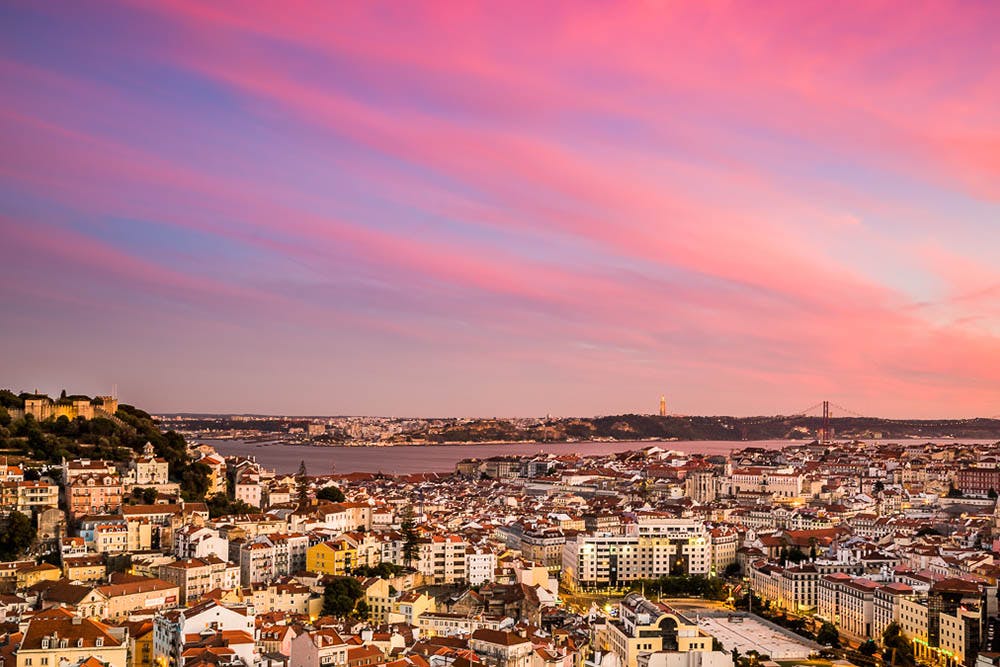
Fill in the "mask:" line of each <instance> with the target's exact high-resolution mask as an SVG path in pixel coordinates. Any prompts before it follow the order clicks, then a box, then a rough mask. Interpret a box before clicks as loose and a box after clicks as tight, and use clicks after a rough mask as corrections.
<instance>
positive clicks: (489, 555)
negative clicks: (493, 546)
mask: <svg viewBox="0 0 1000 667" xmlns="http://www.w3.org/2000/svg"><path fill="white" fill-rule="evenodd" d="M496 569H497V556H496V554H495V553H493V552H492V551H490V550H489V549H475V548H473V547H468V548H467V549H466V550H465V581H466V583H468V584H469V585H470V586H478V585H479V584H484V583H486V582H488V581H493V577H494V573H495V572H496Z"/></svg>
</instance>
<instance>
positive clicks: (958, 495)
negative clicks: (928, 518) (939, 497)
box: [948, 482, 962, 498]
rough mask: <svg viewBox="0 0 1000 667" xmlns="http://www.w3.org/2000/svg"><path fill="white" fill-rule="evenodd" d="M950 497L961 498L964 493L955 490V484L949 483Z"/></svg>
mask: <svg viewBox="0 0 1000 667" xmlns="http://www.w3.org/2000/svg"><path fill="white" fill-rule="evenodd" d="M948 497H949V498H961V497H962V492H961V490H959V489H956V488H955V483H954V482H948Z"/></svg>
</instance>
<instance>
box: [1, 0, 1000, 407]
mask: <svg viewBox="0 0 1000 667" xmlns="http://www.w3.org/2000/svg"><path fill="white" fill-rule="evenodd" d="M998 25H1000V4H998V3H995V2H989V1H977V0H966V1H963V2H945V1H943V0H942V1H936V2H914V1H910V0H907V1H905V2H902V1H901V2H876V1H872V2H863V3H861V2H856V3H829V2H812V1H810V0H806V1H803V2H769V1H767V0H765V1H763V2H723V1H718V2H715V1H708V2H670V1H666V0H664V1H653V0H650V1H647V2H615V3H608V2H588V1H587V0H582V1H579V2H566V3H561V2H551V3H537V2H524V3H519V2H514V1H512V2H503V3H482V4H479V3H473V2H396V1H393V2H385V3H379V2H364V3H362V2H343V3H335V2H316V3H297V2H283V3H274V2H265V3H260V4H257V3H254V2H249V1H247V0H240V1H238V2H226V1H218V2H207V3H206V2H188V1H186V0H164V1H162V2H155V3H151V2H123V3H120V4H119V3H116V2H101V3H88V2H45V3H38V2H30V1H24V2H21V1H18V0H13V1H11V2H4V3H2V5H0V91H2V99H3V104H2V105H0V345H2V352H0V387H9V388H11V389H14V390H33V389H35V388H39V389H40V390H42V391H47V392H58V391H59V390H60V389H61V388H66V389H67V390H68V391H70V393H86V394H103V393H108V392H110V391H111V389H112V387H113V386H117V388H118V393H119V396H120V397H121V400H122V401H124V402H128V403H133V404H135V405H138V406H140V407H144V408H146V409H148V410H150V411H157V412H166V411H199V412H260V413H271V414H374V415H397V416H401V415H408V416H431V415H434V416H514V415H521V416H531V415H544V414H552V415H581V416H582V415H598V414H617V413H625V412H638V413H652V412H655V411H656V410H657V409H658V403H659V397H660V395H661V394H662V395H665V396H666V397H667V405H668V410H669V411H670V412H672V413H678V414H729V415H758V414H767V415H771V414H792V413H795V412H798V411H800V410H802V409H804V408H806V407H808V406H810V405H813V404H815V403H817V402H819V401H821V400H824V399H829V400H832V401H834V402H835V403H837V404H838V405H843V406H845V407H847V408H849V409H850V410H852V411H855V412H857V413H860V414H865V415H873V416H890V417H964V416H973V415H978V416H992V415H997V414H1000V263H998V261H997V260H998V259H1000V205H998V200H1000V40H997V39H996V29H997V26H998ZM835 416H836V412H835Z"/></svg>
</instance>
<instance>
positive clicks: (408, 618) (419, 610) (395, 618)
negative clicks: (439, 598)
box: [386, 591, 437, 626]
mask: <svg viewBox="0 0 1000 667" xmlns="http://www.w3.org/2000/svg"><path fill="white" fill-rule="evenodd" d="M436 611H437V602H436V601H435V600H434V598H432V597H431V596H429V595H427V594H426V593H417V592H416V591H407V592H406V593H403V594H402V595H400V596H399V597H398V598H397V599H396V601H395V602H394V603H393V605H392V611H391V612H389V614H388V615H387V616H386V622H387V623H409V624H410V625H414V626H416V625H419V623H420V617H421V616H422V615H423V614H426V613H433V612H436Z"/></svg>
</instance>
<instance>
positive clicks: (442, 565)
mask: <svg viewBox="0 0 1000 667" xmlns="http://www.w3.org/2000/svg"><path fill="white" fill-rule="evenodd" d="M467 546H468V545H467V544H466V542H465V540H464V539H462V538H461V537H459V536H458V535H433V536H431V537H430V538H429V539H427V540H423V541H421V542H419V544H418V555H417V562H416V563H414V565H415V566H416V568H417V571H418V572H420V573H421V574H423V575H424V577H426V578H427V579H428V580H430V581H433V582H434V583H436V584H453V583H456V582H460V581H464V580H465V574H466V566H465V552H466V548H467Z"/></svg>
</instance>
